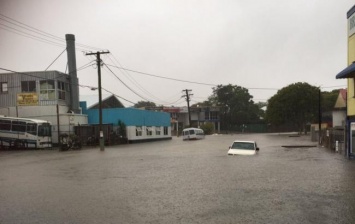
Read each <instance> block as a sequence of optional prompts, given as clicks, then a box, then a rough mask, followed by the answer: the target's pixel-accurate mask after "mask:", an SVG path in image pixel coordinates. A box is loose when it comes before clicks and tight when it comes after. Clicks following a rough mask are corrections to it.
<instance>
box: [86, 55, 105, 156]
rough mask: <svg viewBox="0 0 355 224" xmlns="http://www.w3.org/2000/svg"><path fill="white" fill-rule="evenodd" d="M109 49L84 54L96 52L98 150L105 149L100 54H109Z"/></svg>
mask: <svg viewBox="0 0 355 224" xmlns="http://www.w3.org/2000/svg"><path fill="white" fill-rule="evenodd" d="M109 53H110V52H109V51H101V52H100V51H98V52H96V53H86V55H95V54H96V63H97V73H98V77H99V131H100V139H99V141H100V151H105V138H104V132H103V131H102V92H101V59H100V54H109Z"/></svg>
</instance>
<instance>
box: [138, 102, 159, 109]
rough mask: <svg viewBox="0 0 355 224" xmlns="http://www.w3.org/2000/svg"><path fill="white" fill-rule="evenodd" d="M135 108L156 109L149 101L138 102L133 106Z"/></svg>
mask: <svg viewBox="0 0 355 224" xmlns="http://www.w3.org/2000/svg"><path fill="white" fill-rule="evenodd" d="M134 107H135V108H142V107H156V105H155V103H153V102H149V101H138V103H136V104H134Z"/></svg>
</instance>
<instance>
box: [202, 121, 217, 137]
mask: <svg viewBox="0 0 355 224" xmlns="http://www.w3.org/2000/svg"><path fill="white" fill-rule="evenodd" d="M201 129H202V130H203V131H204V132H205V135H210V134H213V132H214V126H213V124H212V123H205V124H202V125H201Z"/></svg>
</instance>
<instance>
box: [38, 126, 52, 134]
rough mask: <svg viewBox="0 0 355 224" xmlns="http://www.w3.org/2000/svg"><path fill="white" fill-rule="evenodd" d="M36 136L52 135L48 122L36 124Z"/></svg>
mask: <svg viewBox="0 0 355 224" xmlns="http://www.w3.org/2000/svg"><path fill="white" fill-rule="evenodd" d="M38 136H52V130H51V126H50V125H49V124H48V123H44V124H40V125H39V126H38Z"/></svg>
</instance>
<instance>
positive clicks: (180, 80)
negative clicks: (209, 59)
mask: <svg viewBox="0 0 355 224" xmlns="http://www.w3.org/2000/svg"><path fill="white" fill-rule="evenodd" d="M106 65H108V66H111V67H114V68H118V69H122V70H126V71H130V72H134V73H138V74H141V75H147V76H151V77H155V78H161V79H168V80H173V81H177V82H186V83H192V84H198V85H205V86H217V85H215V84H209V83H202V82H193V81H187V80H182V79H175V78H168V77H164V76H159V75H153V74H149V73H146V72H139V71H135V70H132V69H128V68H123V67H119V66H115V65H109V64H106Z"/></svg>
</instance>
